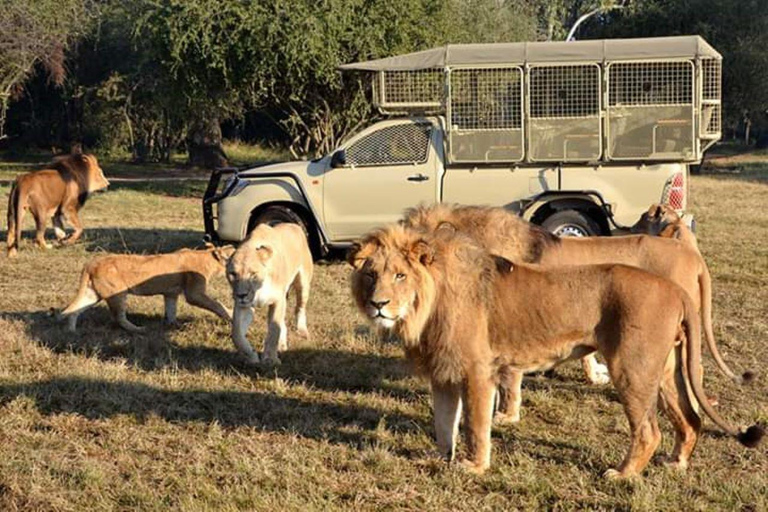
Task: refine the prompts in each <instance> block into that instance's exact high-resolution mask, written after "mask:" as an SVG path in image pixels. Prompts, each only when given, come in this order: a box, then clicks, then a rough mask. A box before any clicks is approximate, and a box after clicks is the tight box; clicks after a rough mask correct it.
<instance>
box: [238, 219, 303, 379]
mask: <svg viewBox="0 0 768 512" xmlns="http://www.w3.org/2000/svg"><path fill="white" fill-rule="evenodd" d="M312 270H313V269H312V253H311V252H310V250H309V246H308V245H307V237H306V235H305V234H304V230H302V228H301V227H299V226H298V225H296V224H290V223H283V224H277V225H276V226H274V227H272V226H269V225H267V224H259V225H258V226H256V229H254V230H253V231H252V232H251V234H250V235H248V238H246V239H245V241H244V242H243V243H242V244H241V245H240V247H238V248H237V251H235V254H234V255H233V256H232V258H231V259H230V260H229V263H228V265H227V279H229V284H230V285H231V286H232V296H233V297H234V300H235V310H234V318H233V321H232V340H233V341H234V342H235V345H236V346H237V348H238V349H239V350H240V352H242V354H243V355H245V356H246V357H247V358H248V361H249V362H250V363H254V364H255V363H258V362H259V355H258V354H257V353H256V352H254V350H253V347H252V346H251V344H250V343H249V342H248V339H247V338H246V334H247V333H248V327H249V326H250V325H251V322H253V308H254V307H262V306H268V308H269V309H268V313H267V322H268V324H267V337H266V339H265V340H264V353H263V362H265V363H270V364H279V363H280V359H279V358H278V357H277V352H278V350H286V349H287V348H288V336H287V329H286V327H285V310H286V307H287V295H288V292H289V290H290V289H291V288H293V289H294V290H295V291H296V296H297V297H296V330H297V331H298V333H299V334H300V335H302V336H304V337H308V336H309V331H308V330H307V301H308V300H309V285H310V282H311V281H312Z"/></svg>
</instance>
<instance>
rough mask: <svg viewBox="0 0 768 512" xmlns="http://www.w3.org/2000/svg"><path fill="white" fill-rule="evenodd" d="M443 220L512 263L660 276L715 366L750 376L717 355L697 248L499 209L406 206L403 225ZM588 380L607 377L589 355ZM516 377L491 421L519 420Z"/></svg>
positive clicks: (706, 278) (429, 226)
mask: <svg viewBox="0 0 768 512" xmlns="http://www.w3.org/2000/svg"><path fill="white" fill-rule="evenodd" d="M443 223H448V224H450V225H452V226H454V227H455V228H456V229H458V230H459V231H461V232H462V233H464V234H466V235H468V236H470V237H472V238H475V239H476V240H477V241H478V243H480V244H481V245H483V246H484V247H485V248H486V249H487V250H488V251H489V252H491V253H493V254H498V255H499V256H502V257H504V258H507V259H509V260H512V261H516V262H522V263H533V264H537V265H539V266H541V267H542V268H555V267H560V266H568V265H588V264H603V263H621V264H625V265H630V266H633V267H638V268H642V269H644V270H647V271H649V272H652V273H654V274H657V275H660V276H663V277H666V278H667V279H670V280H671V281H673V282H674V283H676V284H678V285H680V286H682V287H683V289H684V290H686V291H687V292H688V294H689V295H690V296H691V298H692V299H693V303H694V306H695V307H696V311H699V308H701V318H702V320H703V323H704V332H705V334H706V339H707V344H708V346H709V349H710V351H711V352H712V354H713V356H714V358H715V360H716V362H717V364H718V367H719V368H720V369H721V370H722V371H723V373H725V374H726V375H728V376H729V377H730V378H731V379H733V380H734V381H736V382H738V383H742V382H747V381H749V380H751V379H752V377H753V373H752V372H744V374H743V375H741V376H737V375H735V374H734V373H733V372H732V371H731V369H730V368H728V366H727V365H726V364H725V362H724V361H723V360H722V358H721V357H720V353H719V351H718V350H717V346H716V345H715V337H714V333H713V330H712V288H711V286H712V281H711V278H710V275H709V270H708V269H707V265H706V263H705V262H704V260H703V258H702V257H701V255H700V254H699V252H698V251H697V250H695V249H692V248H690V247H688V246H687V245H686V244H683V243H681V242H679V241H677V240H670V239H663V238H654V237H648V236H623V237H618V236H617V237H588V238H569V237H564V238H558V237H557V236H555V235H553V234H551V233H549V232H547V231H545V230H543V229H542V228H540V227H538V226H536V225H534V224H531V223H529V222H526V221H525V220H523V219H521V218H520V217H518V216H516V215H514V214H513V213H511V212H508V211H507V210H504V209H503V208H491V207H482V206H452V205H445V204H440V205H434V206H419V207H416V208H413V209H411V210H409V211H408V212H407V213H406V216H405V218H404V219H403V224H404V225H405V226H411V227H416V228H419V229H424V230H426V231H434V230H436V229H437V228H438V226H440V225H441V224H443ZM582 363H583V365H584V369H585V372H586V374H587V377H588V379H589V380H590V381H591V382H593V383H605V382H607V381H608V374H607V368H605V367H604V366H603V365H600V364H598V363H597V360H596V359H595V357H594V355H589V356H587V357H585V358H584V359H582ZM521 383H522V375H520V374H519V373H516V372H512V373H510V374H509V375H508V376H507V378H506V379H504V380H503V381H502V383H501V391H502V393H501V394H500V397H499V398H500V400H499V411H498V414H497V419H498V420H499V421H502V422H516V421H519V419H520V405H521V402H522V399H521V395H520V385H521Z"/></svg>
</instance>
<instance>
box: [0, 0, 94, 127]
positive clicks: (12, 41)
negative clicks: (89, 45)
mask: <svg viewBox="0 0 768 512" xmlns="http://www.w3.org/2000/svg"><path fill="white" fill-rule="evenodd" d="M88 20H89V16H88V10H87V9H86V4H85V2H84V1H83V0H35V1H29V0H2V2H1V3H0V138H3V137H5V131H4V130H5V118H6V112H7V110H8V105H9V103H10V101H11V99H12V98H13V96H14V95H18V94H19V93H20V91H21V88H22V86H23V85H24V83H25V82H26V81H27V79H29V78H30V76H32V75H33V73H34V71H35V67H36V66H37V65H42V67H43V68H44V69H45V71H46V72H47V73H48V78H49V80H50V81H51V82H53V83H55V84H57V85H61V84H63V83H64V79H65V76H66V67H65V52H66V50H67V48H68V47H69V46H70V44H71V43H72V42H73V41H74V40H75V39H76V38H77V37H78V36H80V35H82V34H83V33H84V31H85V30H86V28H87V24H88Z"/></svg>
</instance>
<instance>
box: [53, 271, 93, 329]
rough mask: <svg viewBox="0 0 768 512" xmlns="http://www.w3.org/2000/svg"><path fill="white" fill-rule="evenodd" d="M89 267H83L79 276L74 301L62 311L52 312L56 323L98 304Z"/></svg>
mask: <svg viewBox="0 0 768 512" xmlns="http://www.w3.org/2000/svg"><path fill="white" fill-rule="evenodd" d="M89 266H90V265H86V266H85V267H83V272H82V274H80V287H79V288H78V289H77V295H76V296H75V298H74V300H72V302H71V303H70V304H69V306H67V307H66V308H64V309H63V310H61V311H55V312H53V314H54V316H55V318H56V320H57V321H60V320H63V319H65V318H66V317H68V316H69V315H72V314H76V313H80V312H81V311H82V310H83V309H85V308H87V307H89V306H91V305H92V304H94V303H96V302H98V300H99V297H98V294H97V293H96V291H95V290H94V289H93V285H92V284H93V283H92V281H91V273H90V271H89Z"/></svg>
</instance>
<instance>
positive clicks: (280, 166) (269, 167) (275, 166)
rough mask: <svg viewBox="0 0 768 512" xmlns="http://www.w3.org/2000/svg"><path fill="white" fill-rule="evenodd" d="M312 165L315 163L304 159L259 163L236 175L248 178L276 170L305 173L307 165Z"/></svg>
mask: <svg viewBox="0 0 768 512" xmlns="http://www.w3.org/2000/svg"><path fill="white" fill-rule="evenodd" d="M312 165H316V163H313V162H309V161H305V160H298V161H295V162H279V163H269V164H265V165H260V166H258V167H252V168H250V169H246V170H244V171H240V172H239V173H238V176H239V177H240V178H248V177H250V176H254V177H256V176H258V175H259V174H263V173H266V172H278V171H282V172H293V173H297V174H307V171H308V169H309V167H310V166H312Z"/></svg>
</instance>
